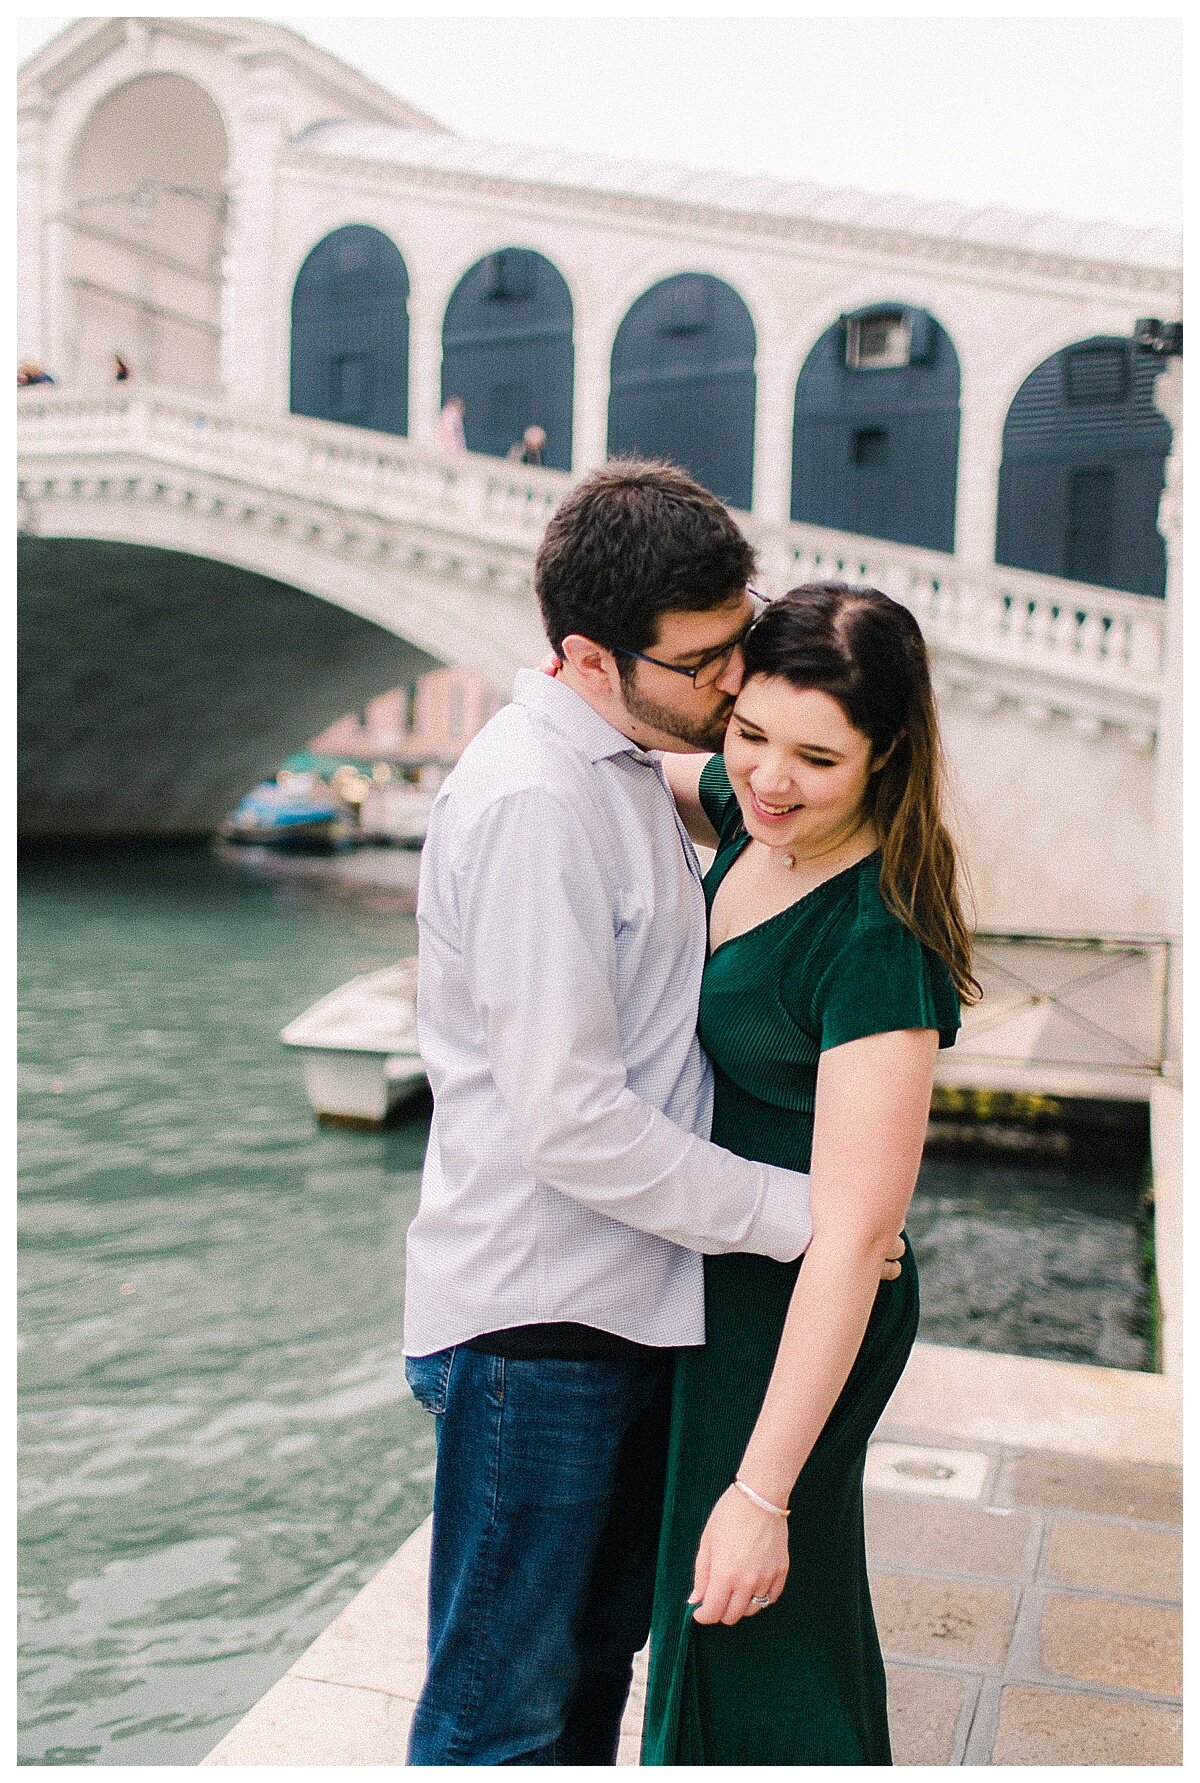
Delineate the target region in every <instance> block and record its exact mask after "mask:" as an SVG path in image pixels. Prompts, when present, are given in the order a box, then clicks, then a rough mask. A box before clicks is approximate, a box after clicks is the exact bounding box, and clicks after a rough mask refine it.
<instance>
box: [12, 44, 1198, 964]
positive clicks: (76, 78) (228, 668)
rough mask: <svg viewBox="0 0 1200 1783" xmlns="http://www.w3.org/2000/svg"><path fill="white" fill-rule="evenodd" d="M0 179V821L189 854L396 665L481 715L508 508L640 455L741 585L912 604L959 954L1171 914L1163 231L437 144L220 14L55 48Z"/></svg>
mask: <svg viewBox="0 0 1200 1783" xmlns="http://www.w3.org/2000/svg"><path fill="white" fill-rule="evenodd" d="M20 145H21V172H20V184H19V188H18V194H19V219H18V220H19V308H20V331H21V332H20V342H19V350H20V353H21V356H22V357H23V358H24V359H27V360H33V361H36V362H38V363H40V364H41V365H43V366H45V367H46V368H47V369H48V370H49V371H50V372H51V373H52V374H53V376H54V378H55V384H54V385H53V386H50V385H44V386H41V387H38V388H32V389H28V390H25V391H23V392H21V394H20V398H19V405H20V424H19V440H20V481H21V526H22V538H21V552H20V564H21V578H20V598H21V627H20V655H21V676H22V693H21V802H20V821H21V826H22V829H23V830H24V831H25V832H26V833H30V834H42V835H45V834H71V835H79V834H112V833H128V832H130V831H133V832H149V833H154V832H173V833H178V832H180V831H183V832H197V831H202V830H205V829H207V828H211V826H212V825H213V824H214V823H215V822H216V821H217V820H218V819H219V818H220V816H221V815H222V814H223V812H224V811H225V809H226V808H227V807H228V806H229V804H230V803H231V802H232V801H233V799H234V798H235V797H236V795H237V794H238V792H240V791H241V790H242V789H244V787H245V786H246V784H247V783H249V782H250V781H251V780H253V779H254V778H255V777H256V776H258V775H260V774H262V773H263V772H269V771H270V770H271V769H272V768H273V767H274V765H275V764H276V763H277V761H278V760H279V759H280V757H281V755H282V754H284V753H286V751H287V749H288V748H290V747H294V746H295V744H296V742H297V741H298V740H299V739H301V738H303V737H304V736H307V735H311V734H312V733H313V732H315V731H316V730H318V729H319V728H321V726H322V725H323V724H325V723H327V722H329V721H330V720H332V719H333V718H335V717H337V716H338V715H339V714H340V713H342V712H344V711H346V710H350V709H354V708H357V707H361V706H362V705H363V704H364V703H365V701H366V700H367V699H369V698H370V697H372V696H373V695H374V694H375V693H377V692H380V691H382V690H383V689H385V688H387V687H390V686H394V685H396V684H398V683H400V682H402V681H408V680H411V679H412V677H413V676H414V674H416V673H419V672H420V670H421V669H422V668H423V667H426V666H429V665H431V664H433V663H435V662H454V663H461V664H464V665H467V666H469V667H471V668H473V669H475V670H477V671H478V672H480V673H482V674H483V675H485V676H486V677H487V678H488V679H489V681H491V683H492V684H493V685H494V686H495V687H496V688H497V689H498V690H499V691H500V692H501V693H502V694H505V693H507V692H508V690H509V687H510V685H511V678H512V674H513V671H514V670H515V668H516V667H517V666H519V665H520V664H521V663H524V662H529V661H531V660H535V659H536V657H537V656H538V654H539V652H540V649H541V640H540V633H539V628H538V625H537V619H536V612H535V608H534V604H533V600H532V595H531V590H530V566H531V561H532V554H533V550H534V548H535V546H536V542H537V539H538V537H539V534H540V530H541V528H542V526H543V524H544V522H545V519H546V517H547V515H548V514H549V513H550V511H551V510H552V508H553V506H554V505H555V503H556V502H557V501H558V500H559V499H560V498H561V495H562V493H563V491H564V490H565V489H566V488H567V487H568V486H569V483H570V480H571V478H572V476H574V475H577V474H578V473H579V472H581V471H583V470H586V469H587V468H588V467H589V466H590V465H593V464H596V463H599V462H601V461H602V460H603V459H604V457H605V456H606V454H607V453H608V452H610V451H619V450H642V451H651V452H660V453H664V454H667V455H670V456H673V457H676V458H677V459H679V460H681V461H682V462H685V463H687V464H689V466H691V468H693V469H695V470H696V471H697V473H698V474H700V475H702V476H704V477H705V478H706V480H708V481H709V482H710V483H711V484H712V486H713V487H715V488H717V489H718V492H719V493H721V494H723V495H724V496H725V497H726V498H727V499H729V500H731V501H732V502H733V503H735V505H737V506H738V507H739V508H741V509H743V510H745V511H746V521H745V524H746V526H747V528H748V530H749V531H750V532H751V534H752V536H753V537H754V539H755V542H756V544H757V545H758V547H759V550H760V554H761V559H762V576H761V580H762V583H763V586H764V588H765V589H766V590H767V592H771V593H774V592H781V591H782V590H783V589H785V588H787V587H789V586H791V585H792V584H794V583H796V582H798V581H801V580H803V579H806V578H809V577H812V576H814V575H821V576H829V575H837V576H839V577H844V578H847V579H851V580H856V579H865V580H870V581H872V582H874V583H876V584H877V585H878V586H880V587H883V588H884V589H886V590H887V591H888V592H890V593H892V594H894V595H896V596H897V597H898V598H900V599H903V600H905V601H907V602H908V603H909V604H910V605H911V606H912V607H913V609H914V611H916V612H917V614H918V616H919V617H920V619H921V622H922V624H923V626H924V627H925V630H926V634H927V636H928V637H929V639H930V642H931V644H932V646H933V651H934V657H935V663H936V672H937V680H938V687H939V692H940V696H941V701H942V706H943V713H944V720H945V728H946V737H947V744H948V749H949V754H950V758H951V769H952V773H953V777H954V781H955V785H956V803H957V809H958V813H959V825H960V828H961V830H962V832H963V835H964V839H965V841H966V844H967V852H968V855H969V857H970V860H971V863H972V871H973V877H974V882H975V889H976V896H977V900H978V904H979V909H980V918H981V921H982V923H983V925H984V926H985V927H989V928H996V929H1000V928H1003V929H1006V930H1009V931H1015V930H1044V929H1059V930H1070V931H1076V932H1078V931H1085V932H1087V933H1090V934H1093V935H1101V934H1113V935H1115V934H1127V933H1133V932H1146V931H1156V932H1157V931H1161V930H1162V929H1164V927H1166V928H1170V927H1172V926H1173V925H1172V923H1171V922H1170V920H1169V916H1168V914H1164V911H1165V906H1164V890H1163V888H1164V866H1163V863H1164V860H1165V859H1167V858H1168V857H1169V855H1170V851H1171V849H1172V847H1173V837H1174V825H1175V816H1174V812H1175V803H1174V801H1175V799H1176V796H1177V773H1176V769H1175V766H1174V763H1175V741H1174V739H1175V737H1176V734H1177V712H1178V694H1177V668H1176V663H1177V654H1176V652H1177V645H1176V642H1175V639H1176V635H1177V630H1178V624H1177V607H1178V601H1177V591H1176V590H1175V587H1174V578H1175V576H1176V574H1177V568H1176V564H1177V555H1176V554H1173V552H1172V550H1171V549H1169V548H1168V547H1169V546H1170V536H1169V535H1171V534H1172V532H1173V531H1174V530H1175V529H1176V528H1177V524H1178V519H1177V516H1178V491H1177V482H1178V464H1179V450H1178V442H1177V441H1176V440H1174V436H1173V427H1172V422H1171V420H1169V419H1168V418H1167V417H1168V414H1169V413H1170V411H1171V400H1166V401H1164V400H1163V396H1164V390H1165V387H1166V386H1167V385H1168V384H1170V386H1171V388H1172V390H1174V389H1175V388H1176V387H1177V373H1178V361H1177V360H1173V361H1167V362H1164V361H1163V360H1161V359H1159V358H1158V357H1157V356H1156V355H1153V354H1150V353H1147V352H1145V351H1143V350H1142V349H1141V348H1140V347H1137V346H1135V345H1134V342H1133V335H1134V331H1135V326H1136V324H1137V323H1138V321H1139V319H1141V318H1143V317H1147V316H1150V317H1160V318H1164V319H1166V320H1171V319H1173V318H1174V317H1175V316H1177V314H1178V309H1179V301H1180V299H1179V271H1178V247H1177V244H1176V243H1175V241H1174V240H1173V239H1172V238H1170V237H1168V236H1164V235H1163V233H1162V232H1160V231H1153V230H1148V231H1142V232H1138V231H1136V230H1130V229H1121V228H1116V227H1110V226H1107V225H1100V224H1094V225H1087V224H1075V223H1066V222H1063V221H1062V220H1058V219H1046V218H1030V217H1019V216H1015V215H1012V214H1009V213H1003V212H980V211H970V210H967V209H965V208H963V207H959V206H955V205H950V204H930V203H926V202H918V201H916V200H901V199H897V198H879V197H870V196H867V195H864V194H861V193H849V192H831V191H826V190H822V189H819V188H815V187H811V186H806V185H798V184H784V183H781V182H775V181H770V180H765V179H764V180H751V179H746V178H732V177H725V176H719V175H715V174H707V175H698V174H684V173H680V172H678V171H672V170H663V169H652V168H646V167H641V166H634V165H626V164H623V163H621V164H619V163H615V162H602V161H598V160H596V159H594V158H585V157H577V156H572V155H567V154H563V153H559V152H557V151H555V152H551V151H549V150H535V149H528V148H527V149H508V150H505V149H499V148H495V147H490V146H488V145H482V144H478V143H470V142H465V141H463V140H462V139H459V138H457V137H454V136H452V135H450V134H449V133H448V132H446V131H444V130H442V129H441V127H440V126H438V125H437V124H435V123H434V122H433V121H432V120H430V119H428V118H425V117H423V116H421V115H420V114H419V113H416V112H414V111H413V110H412V108H410V107H408V106H406V105H404V104H403V103H402V102H401V101H399V100H397V99H395V98H394V97H393V96H391V95H390V94H387V93H385V92H384V91H382V90H381V89H379V88H377V87H375V86H374V85H373V84H372V83H371V82H370V81H369V80H367V79H366V78H365V77H363V76H361V75H358V74H356V73H354V72H353V71H351V70H349V69H347V68H346V67H344V66H343V65H342V64H340V63H338V62H337V61H336V60H335V59H334V58H333V57H330V56H327V55H325V54H324V53H322V52H320V51H318V50H316V49H314V48H313V47H312V46H311V45H309V44H308V43H306V42H305V41H304V40H303V39H302V38H300V37H298V36H296V35H295V34H293V33H291V32H289V31H287V30H285V29H283V28H282V27H279V26H274V25H263V24H258V23H254V22H252V21H248V20H242V19H225V18H221V19H190V18H189V19H183V18H173V19H149V18H139V19H100V20H83V21H80V22H79V23H78V24H76V25H73V26H72V27H70V28H69V29H68V30H67V31H66V32H64V33H63V34H62V35H61V36H60V37H58V38H56V39H55V40H54V41H53V42H52V43H51V44H50V45H48V46H47V47H46V48H45V49H44V50H43V51H41V52H40V53H39V54H38V55H37V56H36V57H34V58H33V59H32V60H31V62H29V63H28V64H27V65H26V66H25V68H24V69H23V70H22V74H21V85H20ZM114 351H119V352H120V353H121V354H122V355H123V357H124V358H125V359H126V360H127V362H128V363H129V364H130V365H131V366H132V367H133V378H132V380H131V381H129V382H126V383H113V381H112V366H113V359H112V355H113V353H114ZM1164 363H1166V364H1167V367H1168V369H1167V371H1166V372H1165V373H1164V372H1163V371H1162V366H1163V364H1164ZM450 395H458V396H461V397H462V398H463V400H464V402H465V405H466V428H467V444H468V446H469V447H470V448H471V449H470V450H469V451H467V452H465V453H447V452H444V451H442V450H441V449H440V448H439V445H438V433H437V418H438V413H439V409H440V407H441V405H442V403H443V401H444V399H445V398H446V397H447V396H450ZM1164 411H1165V412H1164ZM1176 420H1177V416H1176ZM533 421H536V422H538V423H539V424H542V425H544V426H545V428H546V431H547V434H548V442H547V449H546V457H547V462H548V465H549V466H550V467H551V468H545V469H535V468H524V467H522V466H520V465H518V464H515V463H512V462H509V461H507V460H506V459H505V457H504V452H505V449H506V446H507V444H508V443H509V442H510V441H511V440H512V439H513V438H515V437H517V436H518V435H519V433H520V431H521V428H522V426H523V425H525V424H526V423H527V422H533ZM1173 444H1174V450H1172V447H1173ZM1164 489H1165V494H1164ZM1164 597H1166V598H1164ZM1168 902H1169V900H1168Z"/></svg>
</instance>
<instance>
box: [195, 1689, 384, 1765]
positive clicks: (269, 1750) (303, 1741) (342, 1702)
mask: <svg viewBox="0 0 1200 1783" xmlns="http://www.w3.org/2000/svg"><path fill="white" fill-rule="evenodd" d="M412 1712H413V1705H412V1703H410V1702H406V1701H404V1699H403V1698H401V1697H397V1696H388V1695H386V1694H385V1693H384V1692H383V1691H381V1690H365V1689H363V1688H361V1687H348V1686H346V1685H342V1684H322V1683H320V1682H318V1681H317V1680H316V1679H314V1678H300V1677H296V1676H294V1675H293V1674H292V1673H291V1672H288V1673H287V1674H286V1675H285V1676H284V1677H282V1678H280V1680H279V1682H278V1684H275V1685H273V1686H272V1688H271V1689H270V1690H268V1692H267V1694H266V1696H264V1697H263V1699H262V1701H261V1702H260V1703H257V1704H256V1705H255V1708H254V1710H253V1712H252V1714H250V1715H248V1716H246V1717H245V1719H244V1720H242V1721H239V1722H238V1724H237V1726H236V1727H233V1728H231V1729H230V1731H229V1732H228V1733H227V1734H226V1735H225V1738H224V1739H223V1740H222V1741H221V1743H220V1745H218V1746H215V1747H214V1748H213V1750H212V1751H211V1752H210V1753H209V1755H208V1757H207V1758H205V1759H202V1760H201V1763H203V1764H211V1765H243V1764H246V1765H289V1766H290V1765H302V1764H339V1765H340V1764H352V1765H368V1764H373V1765H383V1764H386V1765H400V1764H403V1763H404V1754H405V1749H406V1747H407V1745H408V1728H409V1723H410V1721H411V1720H412Z"/></svg>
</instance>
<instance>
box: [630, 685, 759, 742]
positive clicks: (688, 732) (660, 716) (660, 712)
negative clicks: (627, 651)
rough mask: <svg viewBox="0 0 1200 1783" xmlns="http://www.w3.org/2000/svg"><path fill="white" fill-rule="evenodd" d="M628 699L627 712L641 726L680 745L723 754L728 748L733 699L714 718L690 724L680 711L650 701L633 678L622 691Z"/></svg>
mask: <svg viewBox="0 0 1200 1783" xmlns="http://www.w3.org/2000/svg"><path fill="white" fill-rule="evenodd" d="M621 691H622V693H623V694H624V696H625V709H626V711H627V712H628V713H629V716H630V717H631V718H637V719H639V720H640V721H641V723H642V724H649V725H653V727H654V729H655V730H656V731H662V732H664V733H665V734H666V735H667V736H668V737H673V738H674V739H675V741H676V742H677V743H685V744H687V745H688V747H689V748H691V749H713V750H717V751H720V750H722V749H724V747H725V730H726V727H727V726H728V724H729V714H730V713H731V712H732V711H733V700H732V699H729V700H727V702H726V704H725V705H724V706H722V707H721V708H720V709H719V710H718V711H717V712H716V714H715V715H714V716H712V717H710V718H707V719H704V720H703V721H701V720H699V719H697V720H696V721H694V722H689V720H688V719H686V718H685V717H683V716H682V714H681V713H679V712H674V711H672V710H671V708H670V707H669V706H660V705H657V704H656V703H655V701H654V700H650V699H647V698H646V696H645V694H644V693H640V692H639V691H638V689H637V687H636V686H635V685H634V683H633V678H632V676H631V677H630V679H629V681H628V682H626V683H624V684H623V686H622V689H621Z"/></svg>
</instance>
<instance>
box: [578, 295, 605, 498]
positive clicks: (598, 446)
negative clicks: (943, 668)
mask: <svg viewBox="0 0 1200 1783" xmlns="http://www.w3.org/2000/svg"><path fill="white" fill-rule="evenodd" d="M611 357H612V336H611V334H610V333H609V331H608V328H607V327H606V326H605V325H603V324H602V323H600V322H599V321H597V320H595V319H593V318H591V317H589V316H588V315H587V313H586V311H585V310H584V307H583V304H582V302H581V303H580V305H579V307H578V309H577V310H576V314H575V438H574V445H573V449H572V453H571V467H572V469H573V470H575V471H577V472H582V471H590V470H594V469H595V468H596V466H597V465H598V464H603V463H604V461H605V459H606V458H607V457H608V382H609V371H610V362H611Z"/></svg>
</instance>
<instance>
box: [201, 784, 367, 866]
mask: <svg viewBox="0 0 1200 1783" xmlns="http://www.w3.org/2000/svg"><path fill="white" fill-rule="evenodd" d="M219 834H220V835H221V836H222V837H224V839H225V840H226V841H227V842H242V843H258V844H260V845H261V844H266V845H268V846H270V847H274V848H319V849H327V848H338V847H340V846H341V845H342V844H343V843H345V842H348V841H350V840H352V838H353V835H354V825H353V823H352V821H351V819H350V817H349V815H348V813H347V811H346V809H345V806H344V805H342V804H341V802H340V801H339V800H338V799H336V798H334V797H332V796H331V795H330V794H329V793H328V792H327V791H326V789H325V788H324V786H323V785H322V784H321V781H320V779H319V777H318V776H317V775H314V774H297V775H293V776H290V777H289V778H288V779H287V780H285V781H282V782H277V781H274V780H264V781H262V782H261V783H260V785H258V786H256V787H254V788H253V789H252V791H250V792H248V793H247V794H246V796H245V798H244V799H242V800H241V801H240V802H239V803H238V804H237V805H236V806H235V807H234V809H233V810H232V811H231V812H230V814H229V816H228V817H227V818H226V819H225V822H224V823H223V824H222V825H221V826H220V830H219Z"/></svg>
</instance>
